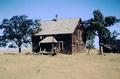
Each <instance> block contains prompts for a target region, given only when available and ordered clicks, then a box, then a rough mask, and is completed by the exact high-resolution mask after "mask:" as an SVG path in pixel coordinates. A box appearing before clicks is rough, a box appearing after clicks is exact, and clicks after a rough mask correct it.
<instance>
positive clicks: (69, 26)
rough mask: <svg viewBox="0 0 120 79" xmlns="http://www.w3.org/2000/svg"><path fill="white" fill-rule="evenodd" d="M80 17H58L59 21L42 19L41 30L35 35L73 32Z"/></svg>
mask: <svg viewBox="0 0 120 79" xmlns="http://www.w3.org/2000/svg"><path fill="white" fill-rule="evenodd" d="M79 20H80V18H70V19H58V20H57V21H52V20H51V21H42V22H41V26H40V28H41V31H40V32H38V33H36V34H35V35H52V34H71V33H73V32H74V30H75V28H76V26H77V25H78V22H79Z"/></svg>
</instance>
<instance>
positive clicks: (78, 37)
mask: <svg viewBox="0 0 120 79" xmlns="http://www.w3.org/2000/svg"><path fill="white" fill-rule="evenodd" d="M79 32H80V33H79ZM82 34H83V29H82V28H80V27H79V26H77V27H76V29H75V31H74V33H73V34H72V52H75V53H78V52H81V51H82V50H83V49H84V42H83V38H82Z"/></svg>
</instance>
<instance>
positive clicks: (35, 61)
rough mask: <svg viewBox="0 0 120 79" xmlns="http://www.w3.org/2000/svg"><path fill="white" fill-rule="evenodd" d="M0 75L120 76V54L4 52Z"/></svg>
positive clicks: (39, 78)
mask: <svg viewBox="0 0 120 79" xmlns="http://www.w3.org/2000/svg"><path fill="white" fill-rule="evenodd" d="M92 52H94V51H92ZM0 79H120V54H106V55H105V56H104V55H97V54H94V53H92V54H88V55H86V54H85V53H82V54H76V55H64V54H59V55H57V56H46V55H19V54H17V55H9V54H0Z"/></svg>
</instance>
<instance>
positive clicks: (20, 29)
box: [0, 15, 40, 53]
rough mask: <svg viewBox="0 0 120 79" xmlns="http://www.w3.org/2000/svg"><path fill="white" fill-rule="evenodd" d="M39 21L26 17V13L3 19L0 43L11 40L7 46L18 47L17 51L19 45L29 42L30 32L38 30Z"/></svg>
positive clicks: (4, 43) (3, 43) (5, 43)
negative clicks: (0, 41)
mask: <svg viewBox="0 0 120 79" xmlns="http://www.w3.org/2000/svg"><path fill="white" fill-rule="evenodd" d="M39 26H40V25H39V23H38V21H37V20H35V21H33V20H32V19H28V17H27V16H26V15H21V16H13V17H12V18H10V19H4V20H3V21H2V24H1V25H0V28H1V29H3V35H2V36H1V39H0V40H2V45H4V46H6V45H7V43H9V42H13V43H12V44H11V45H10V46H9V47H18V48H19V53H20V52H21V47H22V45H23V46H26V45H28V44H30V43H31V34H34V33H35V32H36V31H37V30H39Z"/></svg>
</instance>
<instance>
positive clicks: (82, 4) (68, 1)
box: [0, 0, 120, 32]
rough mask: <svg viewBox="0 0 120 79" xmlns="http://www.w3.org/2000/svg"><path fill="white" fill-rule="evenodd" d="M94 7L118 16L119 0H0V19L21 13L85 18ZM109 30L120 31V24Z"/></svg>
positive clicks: (48, 17) (44, 17) (90, 14)
mask: <svg viewBox="0 0 120 79" xmlns="http://www.w3.org/2000/svg"><path fill="white" fill-rule="evenodd" d="M95 9H99V10H101V12H102V13H103V14H104V15H105V16H109V15H114V16H116V17H118V18H120V0H0V21H2V19H3V18H10V17H12V16H14V15H22V14H26V15H27V16H29V18H32V19H40V18H41V19H42V20H48V19H52V18H54V17H55V14H58V17H59V18H71V17H80V18H82V19H83V20H87V19H89V18H91V17H92V12H93V10H95ZM110 30H111V31H113V30H117V31H118V32H120V24H117V25H115V26H113V27H111V28H110Z"/></svg>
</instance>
